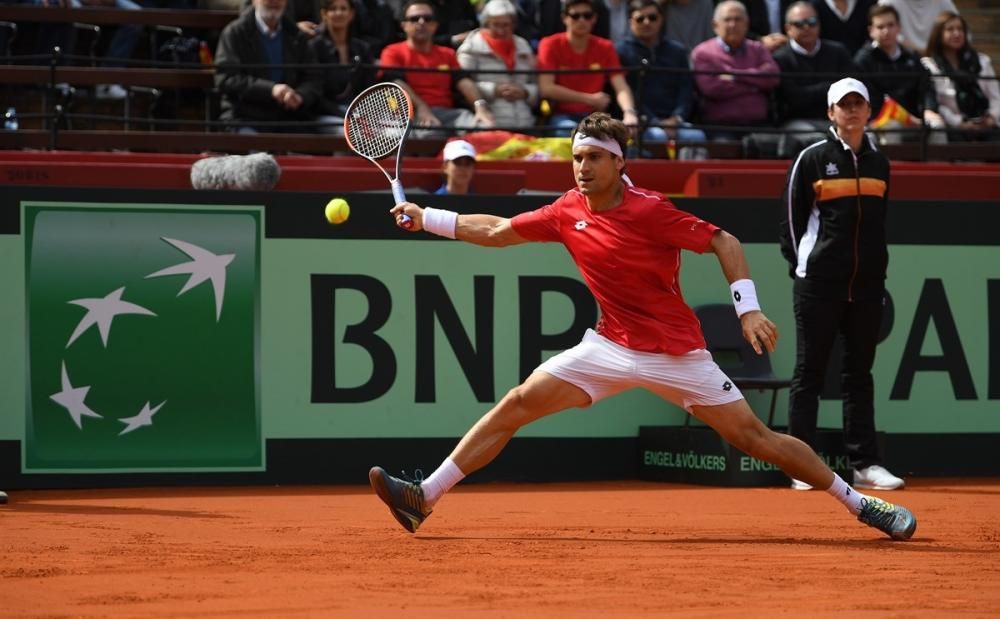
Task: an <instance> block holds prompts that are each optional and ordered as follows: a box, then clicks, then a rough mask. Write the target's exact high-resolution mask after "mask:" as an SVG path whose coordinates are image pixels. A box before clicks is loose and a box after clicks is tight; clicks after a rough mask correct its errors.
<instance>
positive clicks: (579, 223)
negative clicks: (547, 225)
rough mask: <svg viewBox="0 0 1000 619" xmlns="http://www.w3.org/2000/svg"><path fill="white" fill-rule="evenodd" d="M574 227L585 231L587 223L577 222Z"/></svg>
mask: <svg viewBox="0 0 1000 619" xmlns="http://www.w3.org/2000/svg"><path fill="white" fill-rule="evenodd" d="M573 227H574V228H576V229H577V230H583V229H584V228H586V227H587V222H585V221H584V220H582V219H581V220H580V221H578V222H576V225H575V226H573Z"/></svg>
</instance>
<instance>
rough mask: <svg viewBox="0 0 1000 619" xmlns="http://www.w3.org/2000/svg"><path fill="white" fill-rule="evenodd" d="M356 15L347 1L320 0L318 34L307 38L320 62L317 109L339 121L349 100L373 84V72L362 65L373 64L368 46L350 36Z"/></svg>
mask: <svg viewBox="0 0 1000 619" xmlns="http://www.w3.org/2000/svg"><path fill="white" fill-rule="evenodd" d="M356 16H357V14H356V12H355V10H354V4H353V3H352V2H351V0H321V2H320V25H319V27H318V28H317V30H318V34H317V36H316V37H315V38H313V39H312V40H310V41H309V45H310V47H312V49H313V52H314V53H315V54H316V61H317V62H318V63H319V64H321V65H324V66H323V97H322V98H321V99H320V102H319V111H320V113H321V114H324V115H327V116H331V117H336V118H339V119H340V122H343V118H344V112H345V111H346V110H347V106H348V104H349V103H350V102H351V100H353V99H354V97H355V96H357V94H358V93H359V92H361V91H362V90H364V89H365V88H367V87H368V86H370V85H371V84H373V83H375V74H374V71H373V70H372V69H370V68H366V67H371V66H372V65H373V64H375V58H374V57H373V56H372V51H371V47H369V45H368V43H366V42H365V41H363V40H362V39H359V38H357V37H354V36H352V35H351V25H352V24H353V23H354V19H355V17H356ZM348 65H351V66H348Z"/></svg>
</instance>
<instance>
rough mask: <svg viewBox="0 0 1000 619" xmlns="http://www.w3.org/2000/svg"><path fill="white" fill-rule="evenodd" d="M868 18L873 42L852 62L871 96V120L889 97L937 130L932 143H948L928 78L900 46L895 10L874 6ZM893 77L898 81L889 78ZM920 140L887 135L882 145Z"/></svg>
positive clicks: (912, 55)
mask: <svg viewBox="0 0 1000 619" xmlns="http://www.w3.org/2000/svg"><path fill="white" fill-rule="evenodd" d="M868 15H869V17H868V30H869V32H870V33H871V38H872V42H871V43H870V44H869V45H866V46H864V47H862V48H861V49H860V50H858V53H857V54H856V55H855V56H854V62H855V63H856V64H857V65H858V68H859V69H861V71H862V74H863V76H864V78H865V81H866V82H867V84H866V85H867V86H868V90H869V92H870V93H871V96H872V103H871V106H872V118H876V117H878V115H879V113H880V112H881V111H882V107H883V99H884V98H885V97H890V98H891V99H892V100H893V101H895V102H896V104H898V105H900V106H902V107H903V109H905V110H906V113H908V114H910V115H911V116H913V117H914V118H917V119H920V118H922V119H923V121H924V123H925V124H926V125H927V126H928V127H930V128H931V129H936V130H938V131H935V132H933V133H932V134H931V139H932V141H934V142H938V143H940V142H941V141H947V136H946V134H945V132H944V131H943V129H944V120H943V119H942V118H941V116H940V115H939V114H938V112H937V109H938V102H937V96H936V95H935V94H934V89H933V88H931V87H930V74H929V72H928V71H927V69H925V68H924V67H923V65H921V64H920V57H919V56H917V54H916V53H914V52H912V51H910V50H908V49H905V48H903V47H902V46H900V45H899V19H898V14H897V13H896V9H895V8H894V7H892V6H890V5H888V4H879V5H874V6H872V7H871V9H870V11H869V14H868ZM892 73H895V74H898V75H899V77H896V76H894V75H889V74H892ZM918 76H919V77H918ZM897 125H898V123H897ZM919 137H920V135H919V133H910V134H903V133H899V132H890V133H887V134H885V135H884V136H883V141H884V142H900V141H903V138H910V139H912V138H918V139H919Z"/></svg>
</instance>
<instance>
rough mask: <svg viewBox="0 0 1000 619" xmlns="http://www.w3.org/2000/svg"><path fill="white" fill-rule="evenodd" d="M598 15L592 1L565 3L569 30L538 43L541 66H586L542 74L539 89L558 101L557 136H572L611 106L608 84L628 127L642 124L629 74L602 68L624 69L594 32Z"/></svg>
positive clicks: (555, 111)
mask: <svg viewBox="0 0 1000 619" xmlns="http://www.w3.org/2000/svg"><path fill="white" fill-rule="evenodd" d="M596 17H597V12H596V10H595V8H594V2H592V0H568V2H566V3H565V4H564V5H563V23H564V24H565V25H566V32H564V33H557V34H552V35H549V36H547V37H545V38H544V39H542V40H541V42H540V43H539V44H538V68H539V69H541V70H546V69H550V70H551V69H581V70H586V72H582V73H559V74H554V73H541V74H539V76H538V90H539V93H540V94H541V96H542V97H544V98H546V99H549V100H550V102H554V105H553V106H552V112H553V113H552V116H551V117H550V118H549V124H550V125H552V126H554V127H557V131H556V135H560V136H569V135H571V134H572V132H573V129H574V128H575V127H576V125H577V124H578V123H579V122H580V121H581V120H582V119H583V118H584V117H586V116H587V115H589V114H591V113H592V112H603V111H605V110H607V108H608V106H609V105H610V104H611V96H610V95H608V93H607V92H605V91H604V88H605V87H606V85H607V84H608V83H609V82H610V84H611V87H612V88H613V89H614V92H615V100H616V101H617V103H618V106H619V107H620V108H621V110H622V114H623V118H622V120H623V121H624V122H625V124H626V125H628V126H630V127H636V126H638V124H639V117H638V115H637V114H636V110H635V100H634V99H633V97H632V89H631V88H629V85H628V82H626V81H625V76H624V75H623V74H622V73H621V72H616V73H610V74H609V73H605V72H604V71H602V70H601V69H620V68H621V63H620V62H619V60H618V53H617V52H616V51H615V46H614V44H613V43H612V42H611V41H610V40H608V39H605V38H603V37H599V36H596V35H593V34H591V29H592V28H593V27H594V20H595V19H596Z"/></svg>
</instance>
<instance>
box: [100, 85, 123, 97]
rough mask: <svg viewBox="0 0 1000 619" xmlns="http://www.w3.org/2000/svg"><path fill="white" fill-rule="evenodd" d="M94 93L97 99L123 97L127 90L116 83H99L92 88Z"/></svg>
mask: <svg viewBox="0 0 1000 619" xmlns="http://www.w3.org/2000/svg"><path fill="white" fill-rule="evenodd" d="M94 95H95V96H96V97H97V98H98V99H124V98H125V97H127V96H128V91H127V90H125V89H124V88H122V87H121V86H119V85H118V84H100V85H98V86H97V88H95V89H94Z"/></svg>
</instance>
